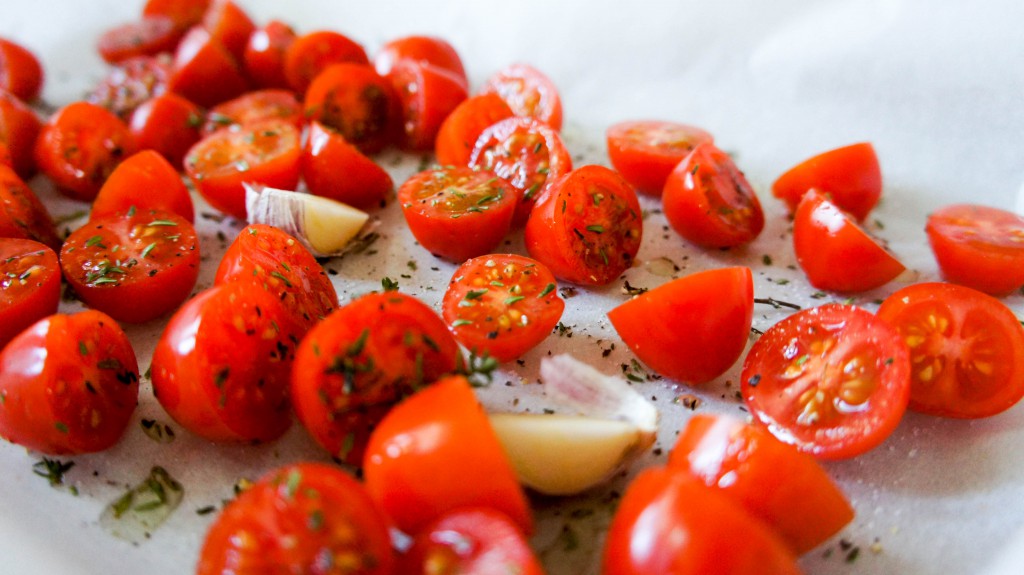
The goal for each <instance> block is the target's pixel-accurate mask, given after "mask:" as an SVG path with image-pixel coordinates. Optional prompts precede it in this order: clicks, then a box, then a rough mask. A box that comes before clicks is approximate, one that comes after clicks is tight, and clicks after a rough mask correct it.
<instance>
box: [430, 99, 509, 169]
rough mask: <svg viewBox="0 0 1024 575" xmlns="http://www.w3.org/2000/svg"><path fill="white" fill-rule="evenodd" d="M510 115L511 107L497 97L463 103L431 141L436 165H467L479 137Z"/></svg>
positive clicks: (449, 116)
mask: <svg viewBox="0 0 1024 575" xmlns="http://www.w3.org/2000/svg"><path fill="white" fill-rule="evenodd" d="M512 116H513V114H512V108H509V107H508V104H506V103H505V100H502V99H501V96H498V95H497V94H480V95H479V96H473V97H471V98H467V99H465V100H463V101H462V102H461V103H460V104H459V105H458V106H456V107H455V109H454V110H452V112H451V113H450V114H448V117H447V118H445V119H444V122H442V123H441V127H440V128H439V129H438V130H437V138H436V139H435V141H434V155H435V156H436V157H437V163H438V164H440V165H442V166H468V165H469V160H470V157H471V156H472V155H473V146H474V145H475V144H476V141H477V139H478V138H480V134H482V133H483V131H484V130H486V129H487V128H488V127H490V126H492V125H494V124H496V123H498V122H499V121H501V120H504V119H505V118H511V117H512Z"/></svg>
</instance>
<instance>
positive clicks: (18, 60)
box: [0, 38, 44, 102]
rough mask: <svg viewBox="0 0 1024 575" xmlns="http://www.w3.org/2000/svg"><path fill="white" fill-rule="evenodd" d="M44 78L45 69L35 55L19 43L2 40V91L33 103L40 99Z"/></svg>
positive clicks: (0, 67) (0, 86)
mask: <svg viewBox="0 0 1024 575" xmlns="http://www.w3.org/2000/svg"><path fill="white" fill-rule="evenodd" d="M43 78H44V75H43V67H42V66H41V65H40V64H39V59H38V58H36V55H35V54H33V53H32V52H31V51H30V50H29V49H28V48H25V47H24V46H22V45H21V44H18V43H17V42H14V41H12V40H9V39H7V38H0V89H3V90H6V91H8V92H10V93H11V94H14V95H15V96H16V97H18V98H20V99H21V100H24V101H26V102H31V101H33V100H35V99H36V98H38V97H39V92H40V91H42V89H43Z"/></svg>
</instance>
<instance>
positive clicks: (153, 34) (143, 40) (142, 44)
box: [97, 16, 182, 64]
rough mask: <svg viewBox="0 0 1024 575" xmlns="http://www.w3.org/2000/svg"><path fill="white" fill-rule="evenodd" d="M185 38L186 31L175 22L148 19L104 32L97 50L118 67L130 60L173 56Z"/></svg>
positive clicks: (155, 18) (155, 17)
mask: <svg viewBox="0 0 1024 575" xmlns="http://www.w3.org/2000/svg"><path fill="white" fill-rule="evenodd" d="M181 35H182V30H181V29H180V28H178V26H177V24H176V23H175V22H174V20H172V19H170V18H168V17H166V16H146V17H143V18H142V19H141V20H138V21H136V22H128V23H126V24H121V25H119V26H116V27H114V28H111V29H109V30H107V31H106V32H104V33H103V35H102V36H100V39H99V43H98V45H97V49H98V50H99V53H100V56H101V57H103V59H104V60H106V61H107V62H108V63H110V64H117V63H119V62H123V61H125V60H127V59H129V58H136V57H139V56H155V55H157V54H159V53H161V52H173V51H174V49H175V47H177V45H178V40H180V39H181Z"/></svg>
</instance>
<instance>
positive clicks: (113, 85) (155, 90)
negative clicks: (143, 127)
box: [86, 54, 174, 121]
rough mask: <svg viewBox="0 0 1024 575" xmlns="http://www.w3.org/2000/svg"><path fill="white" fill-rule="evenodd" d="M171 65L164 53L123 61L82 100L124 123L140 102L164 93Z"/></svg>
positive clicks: (171, 62) (170, 60)
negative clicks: (114, 115)
mask: <svg viewBox="0 0 1024 575" xmlns="http://www.w3.org/2000/svg"><path fill="white" fill-rule="evenodd" d="M173 63H174V62H173V60H172V59H171V57H170V55H168V54H160V55H158V56H139V57H138V58H131V59H128V60H125V61H124V62H121V63H120V64H118V65H117V66H114V67H113V68H111V69H110V72H109V73H108V74H107V75H106V76H105V77H104V78H103V79H102V80H101V81H100V82H99V84H97V85H96V87H95V88H93V90H92V91H91V92H90V93H89V94H88V95H87V96H86V100H87V101H88V102H91V103H93V104H96V105H98V106H101V107H103V108H106V109H107V110H110V111H111V112H113V113H114V114H116V115H117V116H118V117H120V118H121V119H123V120H126V121H127V120H128V119H129V118H130V117H131V115H132V113H133V112H134V111H135V109H136V108H138V107H139V106H140V105H142V103H143V102H145V101H147V100H149V99H150V98H153V97H155V96H159V95H160V94H163V93H165V92H166V91H167V83H168V81H169V79H170V77H171V68H172V66H173Z"/></svg>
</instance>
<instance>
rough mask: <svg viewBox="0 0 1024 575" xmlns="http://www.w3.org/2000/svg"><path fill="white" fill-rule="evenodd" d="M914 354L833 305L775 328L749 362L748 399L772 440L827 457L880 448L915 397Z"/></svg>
mask: <svg viewBox="0 0 1024 575" xmlns="http://www.w3.org/2000/svg"><path fill="white" fill-rule="evenodd" d="M910 375H911V366H910V352H909V350H908V349H907V344H906V343H904V340H903V338H902V337H901V336H900V334H899V332H897V331H896V329H895V328H893V327H891V326H890V325H889V324H888V323H886V322H885V321H883V320H881V319H879V318H877V317H875V316H874V315H872V314H871V313H870V312H867V311H865V310H863V309H860V308H857V307H854V306H846V305H840V304H826V305H823V306H820V307H816V308H812V309H807V310H803V311H800V312H797V313H795V314H793V315H791V316H789V317H787V318H786V319H784V320H782V321H780V322H779V323H777V324H775V325H774V326H772V327H771V328H769V329H768V330H767V331H766V332H765V333H764V335H762V336H761V338H760V339H758V340H757V341H756V342H755V343H754V346H753V347H752V348H751V350H750V353H749V354H748V355H747V359H746V361H745V362H744V364H743V371H742V375H741V386H742V393H743V399H744V401H745V402H746V404H747V407H748V408H750V412H751V413H752V414H753V416H754V419H755V420H756V421H758V422H760V423H761V424H763V425H765V426H767V427H768V430H769V431H771V432H772V434H773V435H775V436H776V437H778V438H779V439H781V440H782V441H785V442H786V443H792V444H794V445H796V446H797V447H798V448H799V449H800V450H801V451H804V452H806V453H810V454H811V455H814V456H816V457H818V458H821V459H846V458H849V457H853V456H855V455H860V454H861V453H864V452H866V451H869V450H871V449H873V448H874V447H876V446H878V445H879V444H880V443H882V442H883V441H885V439H886V438H887V437H889V435H891V434H892V432H893V430H895V429H896V426H897V425H898V424H899V422H900V419H901V418H902V417H903V413H904V411H906V408H907V402H908V401H909V399H910Z"/></svg>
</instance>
